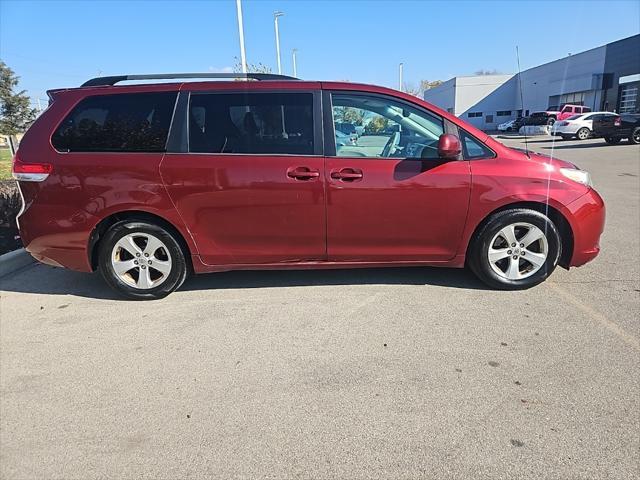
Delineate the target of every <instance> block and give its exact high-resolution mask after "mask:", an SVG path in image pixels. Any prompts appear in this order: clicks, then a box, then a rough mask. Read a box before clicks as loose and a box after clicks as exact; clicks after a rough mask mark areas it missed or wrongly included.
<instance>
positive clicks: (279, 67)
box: [273, 11, 284, 75]
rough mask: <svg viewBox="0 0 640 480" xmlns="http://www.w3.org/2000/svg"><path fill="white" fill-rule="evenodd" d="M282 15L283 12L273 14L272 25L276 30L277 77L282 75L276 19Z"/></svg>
mask: <svg viewBox="0 0 640 480" xmlns="http://www.w3.org/2000/svg"><path fill="white" fill-rule="evenodd" d="M283 15H284V12H279V11H278V12H273V23H274V25H275V29H276V55H277V57H278V75H282V65H281V64H280V32H279V31H278V18H279V17H281V16H283Z"/></svg>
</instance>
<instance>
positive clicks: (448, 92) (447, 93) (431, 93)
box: [424, 78, 456, 113]
mask: <svg viewBox="0 0 640 480" xmlns="http://www.w3.org/2000/svg"><path fill="white" fill-rule="evenodd" d="M455 85H456V79H455V78H452V79H451V80H447V81H446V82H444V83H443V84H442V85H438V86H437V87H435V88H430V89H429V90H425V92H424V100H425V101H426V102H429V103H431V104H433V105H435V106H436V107H440V108H442V109H443V110H447V111H448V112H450V113H453V109H454V107H455V103H456V92H455Z"/></svg>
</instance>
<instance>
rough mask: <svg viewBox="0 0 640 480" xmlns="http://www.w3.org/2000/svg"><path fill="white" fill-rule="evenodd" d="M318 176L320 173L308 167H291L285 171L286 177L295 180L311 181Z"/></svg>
mask: <svg viewBox="0 0 640 480" xmlns="http://www.w3.org/2000/svg"><path fill="white" fill-rule="evenodd" d="M319 176H320V172H318V171H317V170H311V169H310V168H309V167H291V168H289V169H287V177H289V178H295V179H296V180H313V179H314V178H318V177H319Z"/></svg>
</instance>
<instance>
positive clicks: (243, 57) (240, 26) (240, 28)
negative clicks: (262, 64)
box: [236, 0, 247, 73]
mask: <svg viewBox="0 0 640 480" xmlns="http://www.w3.org/2000/svg"><path fill="white" fill-rule="evenodd" d="M236 9H237V10H238V35H239V36H240V61H241V63H242V73H247V55H246V53H245V51H244V25H243V22H242V0H236Z"/></svg>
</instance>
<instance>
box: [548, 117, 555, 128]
mask: <svg viewBox="0 0 640 480" xmlns="http://www.w3.org/2000/svg"><path fill="white" fill-rule="evenodd" d="M554 123H556V119H555V118H553V117H549V119H548V120H547V125H549V126H550V127H552V126H553V124H554Z"/></svg>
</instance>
